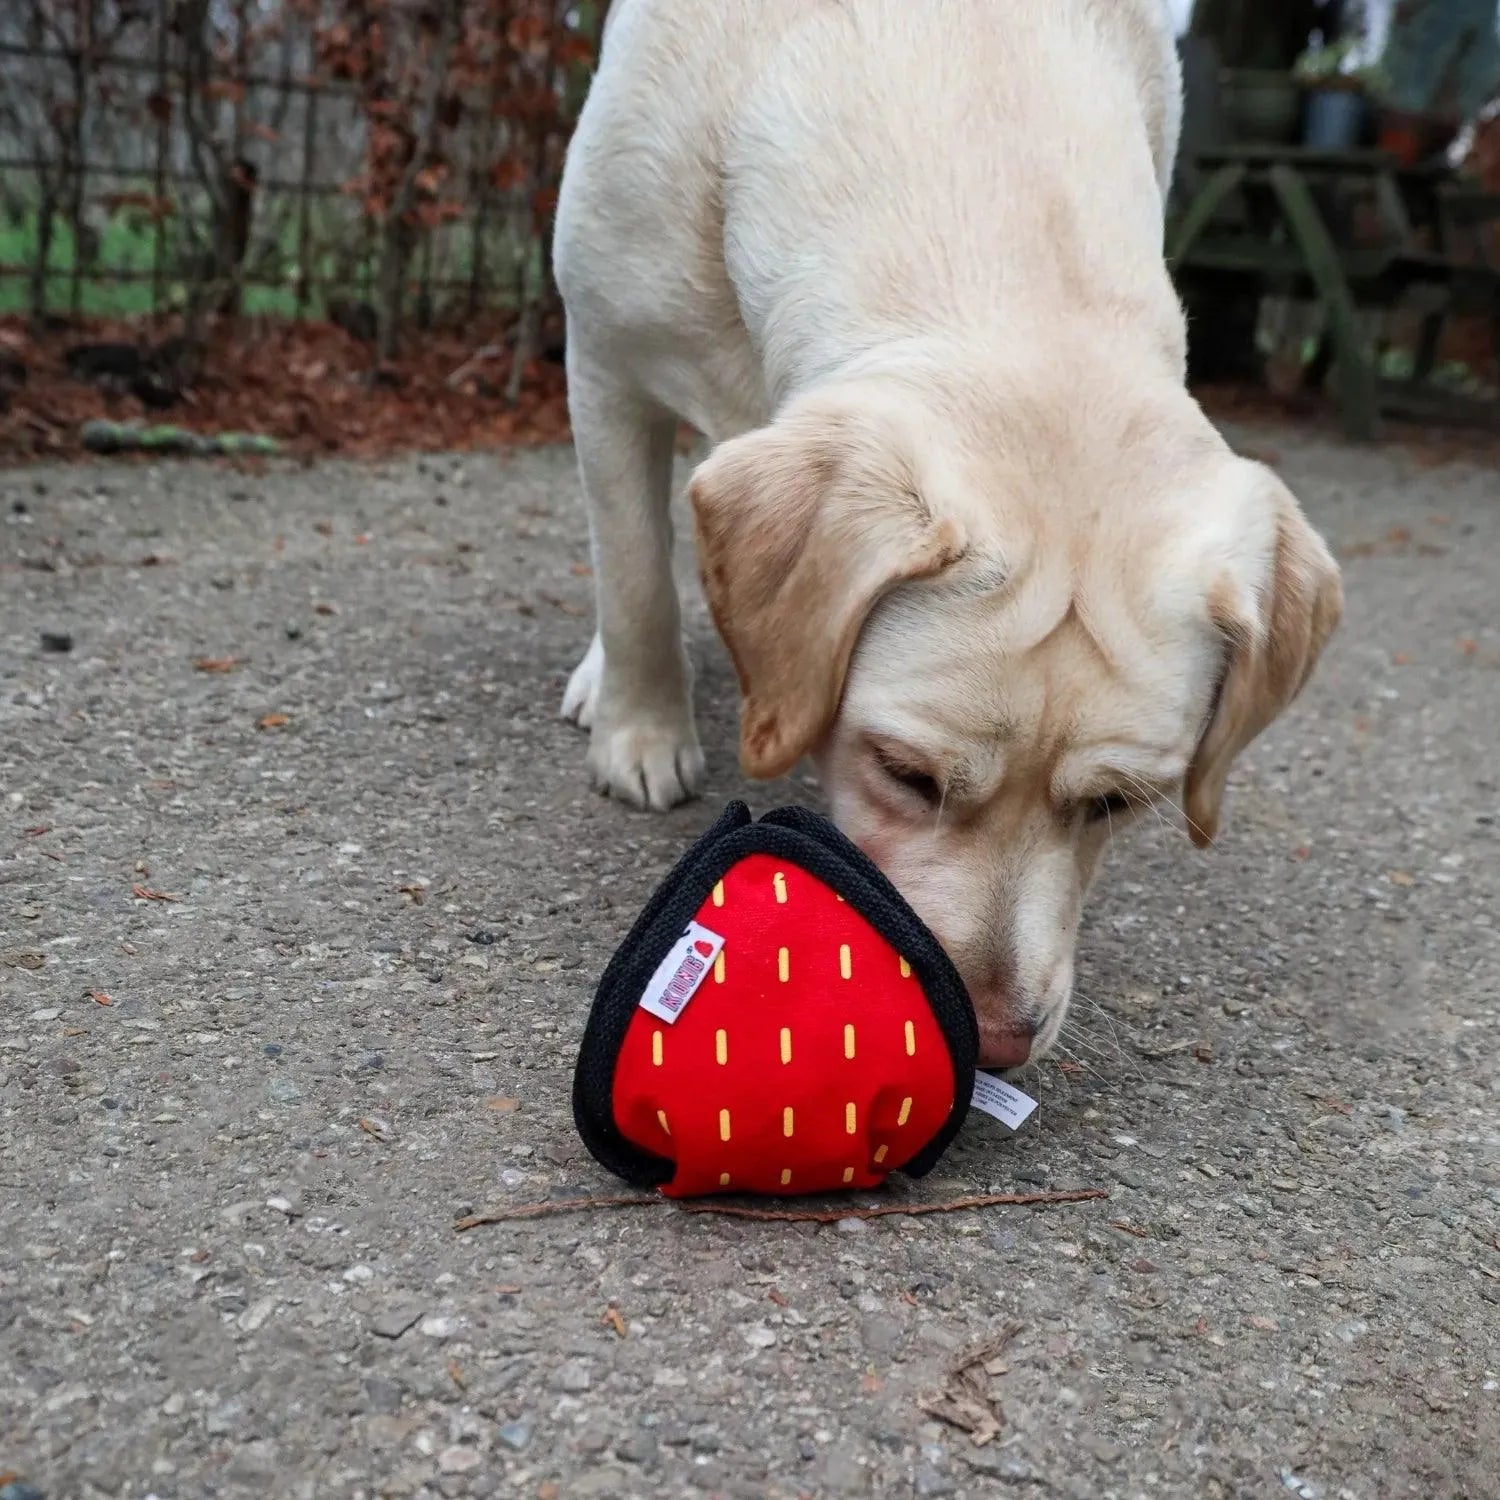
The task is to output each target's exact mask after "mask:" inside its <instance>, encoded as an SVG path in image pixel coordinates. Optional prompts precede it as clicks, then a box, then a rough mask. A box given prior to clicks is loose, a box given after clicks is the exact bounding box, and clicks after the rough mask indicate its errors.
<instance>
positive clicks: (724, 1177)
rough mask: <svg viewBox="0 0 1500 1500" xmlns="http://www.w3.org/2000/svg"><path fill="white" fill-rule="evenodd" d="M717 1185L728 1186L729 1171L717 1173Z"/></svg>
mask: <svg viewBox="0 0 1500 1500" xmlns="http://www.w3.org/2000/svg"><path fill="white" fill-rule="evenodd" d="M719 1186H720V1187H728V1186H729V1173H728V1172H720V1173H719Z"/></svg>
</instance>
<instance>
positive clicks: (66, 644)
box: [0, 630, 73, 1494]
mask: <svg viewBox="0 0 1500 1500" xmlns="http://www.w3.org/2000/svg"><path fill="white" fill-rule="evenodd" d="M72 649H73V637H72V636H70V635H65V634H64V633H63V632H62V631H59V630H44V631H43V632H42V650H43V651H58V652H62V651H71V650H72ZM3 1493H4V1491H0V1494H3Z"/></svg>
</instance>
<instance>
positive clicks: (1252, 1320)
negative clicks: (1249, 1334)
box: [1245, 1313, 1281, 1333]
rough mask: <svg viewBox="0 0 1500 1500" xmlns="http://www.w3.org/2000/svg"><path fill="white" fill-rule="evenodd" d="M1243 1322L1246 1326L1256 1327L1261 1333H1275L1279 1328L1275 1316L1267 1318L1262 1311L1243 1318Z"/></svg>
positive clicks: (1279, 1325)
mask: <svg viewBox="0 0 1500 1500" xmlns="http://www.w3.org/2000/svg"><path fill="white" fill-rule="evenodd" d="M1245 1323H1246V1325H1247V1326H1248V1327H1251V1328H1258V1329H1259V1330H1260V1331H1261V1332H1262V1333H1276V1332H1278V1331H1279V1330H1280V1328H1281V1324H1280V1323H1278V1322H1277V1321H1276V1319H1275V1318H1268V1317H1266V1316H1265V1315H1264V1314H1262V1313H1252V1314H1251V1315H1250V1316H1249V1317H1248V1318H1246V1319H1245Z"/></svg>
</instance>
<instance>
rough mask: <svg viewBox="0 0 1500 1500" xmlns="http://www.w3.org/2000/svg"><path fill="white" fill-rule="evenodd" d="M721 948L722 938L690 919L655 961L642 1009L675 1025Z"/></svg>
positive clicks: (722, 947) (643, 996) (722, 949)
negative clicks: (660, 957)
mask: <svg viewBox="0 0 1500 1500" xmlns="http://www.w3.org/2000/svg"><path fill="white" fill-rule="evenodd" d="M723 951H724V939H723V938H721V937H720V936H719V934H718V933H717V932H710V931H709V930H708V928H706V927H702V926H700V925H699V924H698V923H697V922H689V923H688V924H687V926H686V927H684V928H683V929H682V936H681V937H680V938H678V939H677V941H676V942H675V943H673V944H672V947H671V951H670V952H669V953H668V954H667V956H666V957H665V958H664V959H662V961H661V962H660V963H659V964H657V966H656V972H655V973H654V974H653V975H652V976H651V979H650V981H649V983H648V984H647V985H646V989H645V992H644V993H643V994H642V995H641V1009H642V1010H645V1011H650V1013H651V1014H652V1015H653V1016H655V1017H656V1018H657V1020H659V1021H665V1022H666V1023H667V1025H668V1026H674V1025H676V1023H677V1018H678V1016H680V1015H681V1014H682V1012H683V1011H684V1009H686V1007H687V1003H688V1001H689V1000H691V999H692V998H693V996H694V995H695V994H697V992H698V986H699V985H700V984H702V983H703V981H704V980H705V979H707V978H708V971H709V970H710V969H711V968H713V966H714V960H715V959H716V958H717V957H718V956H719V954H720V953H722V952H723Z"/></svg>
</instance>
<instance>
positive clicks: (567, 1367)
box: [547, 1359, 594, 1395]
mask: <svg viewBox="0 0 1500 1500" xmlns="http://www.w3.org/2000/svg"><path fill="white" fill-rule="evenodd" d="M547 1383H548V1385H550V1386H551V1387H552V1389H553V1390H554V1391H569V1392H571V1393H572V1394H574V1395H576V1394H578V1393H579V1392H580V1391H586V1390H588V1388H589V1387H590V1386H591V1385H593V1383H594V1375H593V1372H592V1371H591V1370H590V1369H589V1364H588V1361H587V1360H586V1359H570V1360H566V1361H564V1363H562V1364H560V1365H559V1366H558V1367H557V1368H556V1369H555V1370H554V1371H553V1372H552V1378H551V1379H550V1380H549V1381H548V1382H547Z"/></svg>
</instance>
